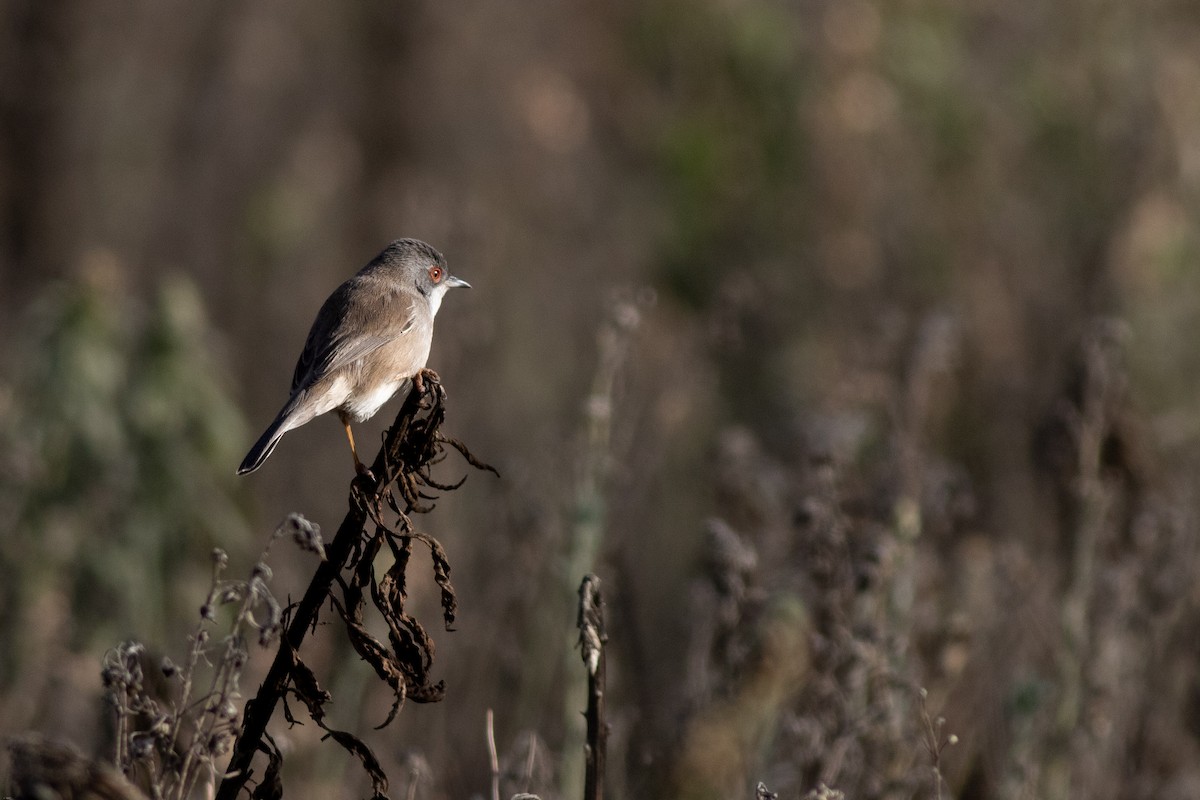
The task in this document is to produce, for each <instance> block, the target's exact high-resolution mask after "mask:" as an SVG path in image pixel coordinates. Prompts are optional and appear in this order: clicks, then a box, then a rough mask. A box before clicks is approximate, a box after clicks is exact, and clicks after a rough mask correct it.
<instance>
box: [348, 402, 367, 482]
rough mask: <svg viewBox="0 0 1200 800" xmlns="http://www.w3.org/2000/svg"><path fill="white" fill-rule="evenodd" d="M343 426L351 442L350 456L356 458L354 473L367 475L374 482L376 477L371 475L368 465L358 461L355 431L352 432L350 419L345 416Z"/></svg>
mask: <svg viewBox="0 0 1200 800" xmlns="http://www.w3.org/2000/svg"><path fill="white" fill-rule="evenodd" d="M342 425H343V426H344V427H345V428H346V439H348V440H349V442H350V455H351V456H352V457H353V458H354V471H355V472H356V473H358V474H359V475H365V476H368V477H370V478H371V480H374V479H375V476H374V475H371V470H369V469H367V465H366V464H364V463H362V462H361V461H359V459H358V450H356V449H355V447H354V431H352V430H350V418H349V417H346V416H343V417H342Z"/></svg>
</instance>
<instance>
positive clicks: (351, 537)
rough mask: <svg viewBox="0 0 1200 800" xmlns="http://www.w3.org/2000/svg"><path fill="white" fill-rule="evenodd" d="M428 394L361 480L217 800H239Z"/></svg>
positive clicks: (414, 394)
mask: <svg viewBox="0 0 1200 800" xmlns="http://www.w3.org/2000/svg"><path fill="white" fill-rule="evenodd" d="M425 383H426V384H427V385H426V390H427V391H429V389H430V387H429V386H428V384H429V383H430V381H429V380H428V379H427V380H426V381H425ZM422 397H423V394H422V393H421V392H418V391H416V390H415V389H414V390H413V391H411V392H410V393H409V395H408V397H407V398H406V399H405V401H404V405H403V406H402V407H401V409H400V413H399V414H398V415H397V416H396V421H395V422H394V423H393V425H392V427H391V428H390V429H389V430H388V432H387V437H386V440H385V441H384V444H383V447H382V448H381V449H380V451H379V454H378V455H377V456H376V457H375V461H374V463H373V464H372V466H371V473H372V474H373V475H375V476H378V477H376V478H375V480H374V481H373V482H372V485H370V486H369V487H364V486H363V483H365V481H359V482H356V484H355V487H356V488H355V491H354V492H353V493H352V498H353V499H352V501H351V503H350V509H349V510H348V511H347V512H346V516H345V517H344V518H343V520H342V524H341V525H340V526H339V527H338V530H337V534H336V535H335V536H334V538H333V541H332V542H330V544H329V546H328V547H327V548H326V550H325V555H326V560H325V561H323V562H321V565H320V566H319V567H318V568H317V571H316V574H314V575H313V579H312V581H311V583H309V585H308V589H307V590H306V591H305V593H304V597H303V598H302V599H301V600H300V603H299V604H298V605H297V606H296V607H295V609H294V611H293V612H292V615H291V621H290V623H289V624H288V628H287V632H286V633H285V635H284V639H283V641H282V642H281V643H280V647H279V650H278V652H277V653H276V655H275V660H274V662H273V663H272V664H271V668H270V670H269V671H268V672H267V676H266V678H265V679H264V680H263V683H262V686H260V687H259V690H258V695H257V696H256V697H255V698H254V699H253V700H251V701H249V702H248V703H246V716H245V722H244V724H243V726H242V732H241V735H240V736H239V737H238V741H237V745H236V746H235V747H234V752H233V757H232V758H231V759H230V761H229V767H228V770H227V777H226V778H225V780H223V781H222V782H221V786H220V788H219V789H218V791H217V795H216V800H236V798H237V796H238V793H239V792H240V791H241V789H242V787H243V786H245V784H246V780H247V779H248V778H249V777H250V765H251V762H252V761H253V759H254V754H255V752H257V751H258V749H259V748H260V744H261V742H262V739H263V735H264V734H265V733H266V729H267V723H268V721H270V719H271V716H272V715H273V714H274V712H275V707H276V706H277V705H278V704H279V701H280V700H281V699H282V698H283V696H284V694H285V693H286V692H287V689H288V684H289V682H290V680H291V677H292V672H293V668H294V666H295V661H296V652H297V651H298V650H299V648H300V645H301V643H302V642H303V641H304V637H305V636H307V635H308V632H309V630H310V629H311V628H312V627H313V626H314V624H315V623H316V619H317V614H318V612H319V611H320V608H321V606H322V604H323V603H324V602H325V600H326V598H328V597H329V596H330V589H331V588H332V587H333V585H334V582H335V581H337V579H338V576H339V575H340V573H341V571H342V569H343V568H344V567H345V565H346V563H347V562H348V561H349V559H350V557H351V554H352V553H353V552H354V550H355V548H356V546H357V545H358V543H359V541H360V539H361V537H362V534H363V532H364V530H365V526H366V524H367V522H368V520H369V519H370V518H371V516H372V515H371V513H370V509H369V507H368V503H370V502H374V501H375V500H376V499H377V498H378V496H379V495H380V494H381V493H382V492H383V491H384V489H385V488H386V486H387V482H388V480H389V479H388V476H389V475H390V474H392V473H393V472H394V469H392V467H391V464H392V458H393V457H390V456H389V454H391V453H393V451H394V449H395V447H394V445H395V444H396V443H397V442H402V441H404V438H405V436H406V434H407V433H408V429H409V426H410V425H411V424H412V423H413V421H414V419H415V418H416V415H417V413H418V412H419V410H420V408H421V400H422Z"/></svg>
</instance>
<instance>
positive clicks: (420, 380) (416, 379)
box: [413, 367, 442, 395]
mask: <svg viewBox="0 0 1200 800" xmlns="http://www.w3.org/2000/svg"><path fill="white" fill-rule="evenodd" d="M427 380H430V381H434V382H435V383H441V380H442V379H441V378H440V377H439V376H438V374H437V373H436V372H434V371H433V370H431V369H429V368H427V367H422V368H421V369H419V370H417V374H416V375H414V376H413V385H414V386H416V387H417V394H421V395H423V394H425V381H427Z"/></svg>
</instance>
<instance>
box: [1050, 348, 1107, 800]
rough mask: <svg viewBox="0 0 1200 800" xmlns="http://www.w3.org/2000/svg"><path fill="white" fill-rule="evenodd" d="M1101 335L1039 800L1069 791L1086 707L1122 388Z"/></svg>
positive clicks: (1087, 400) (1078, 475) (1085, 405)
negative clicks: (1108, 460)
mask: <svg viewBox="0 0 1200 800" xmlns="http://www.w3.org/2000/svg"><path fill="white" fill-rule="evenodd" d="M1104 333H1105V331H1104V329H1103V328H1102V327H1101V326H1099V325H1098V326H1097V327H1096V329H1094V330H1093V331H1091V332H1090V334H1089V335H1088V336H1087V337H1086V338H1085V340H1084V343H1083V378H1084V380H1083V393H1082V396H1081V398H1080V407H1079V408H1078V409H1073V411H1074V413H1073V414H1072V415H1071V416H1070V421H1071V422H1072V434H1073V438H1074V441H1075V447H1076V458H1077V460H1076V464H1075V476H1074V478H1075V487H1074V489H1075V498H1074V500H1075V504H1076V508H1077V509H1078V522H1077V523H1076V526H1075V530H1074V531H1073V532H1072V533H1073V543H1072V550H1071V561H1070V570H1071V571H1070V583H1069V585H1068V587H1067V591H1066V595H1065V597H1064V598H1063V606H1062V618H1061V628H1062V645H1061V647H1060V648H1059V653H1058V661H1059V664H1058V667H1059V687H1060V689H1059V691H1060V695H1059V701H1058V708H1057V711H1056V719H1055V723H1054V733H1053V736H1054V742H1053V745H1054V747H1053V748H1052V756H1051V758H1050V759H1049V760H1048V764H1047V767H1046V769H1045V772H1044V777H1043V786H1042V790H1043V793H1042V796H1043V797H1046V798H1047V799H1048V800H1064V799H1065V798H1066V797H1068V796H1069V795H1070V789H1071V786H1072V774H1071V773H1072V764H1073V763H1074V760H1075V759H1074V757H1073V752H1072V750H1073V748H1074V747H1075V746H1076V741H1077V739H1078V730H1079V720H1080V718H1081V716H1082V714H1083V710H1084V705H1085V703H1086V700H1087V698H1086V694H1087V687H1086V683H1087V661H1088V658H1089V655H1090V651H1091V648H1092V644H1091V629H1090V623H1089V619H1088V615H1089V609H1090V607H1091V602H1092V595H1093V593H1094V590H1095V584H1096V579H1097V575H1096V571H1097V570H1096V562H1097V555H1098V552H1097V551H1098V547H1099V543H1100V541H1101V538H1102V537H1103V535H1104V531H1105V528H1106V526H1107V525H1108V524H1109V516H1110V512H1111V499H1110V496H1109V492H1108V491H1107V487H1106V485H1105V478H1104V474H1103V460H1104V458H1103V449H1104V442H1105V438H1106V437H1107V436H1108V433H1109V431H1110V429H1111V425H1112V414H1113V411H1112V409H1113V406H1114V403H1115V402H1116V400H1117V399H1118V398H1119V396H1120V393H1121V389H1122V387H1121V385H1120V380H1121V376H1120V372H1119V370H1118V368H1117V365H1116V364H1115V363H1114V360H1115V359H1114V354H1113V353H1112V352H1110V350H1109V349H1108V348H1107V347H1106V342H1105V339H1104Z"/></svg>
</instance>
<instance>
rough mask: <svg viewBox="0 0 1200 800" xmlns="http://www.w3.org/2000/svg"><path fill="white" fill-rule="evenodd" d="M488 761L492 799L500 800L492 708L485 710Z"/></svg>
mask: <svg viewBox="0 0 1200 800" xmlns="http://www.w3.org/2000/svg"><path fill="white" fill-rule="evenodd" d="M487 748H488V763H489V765H490V766H491V768H492V800H500V757H499V756H498V755H497V754H496V729H495V727H494V726H493V719H492V710H491V709H490V708H489V709H488V710H487Z"/></svg>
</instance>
